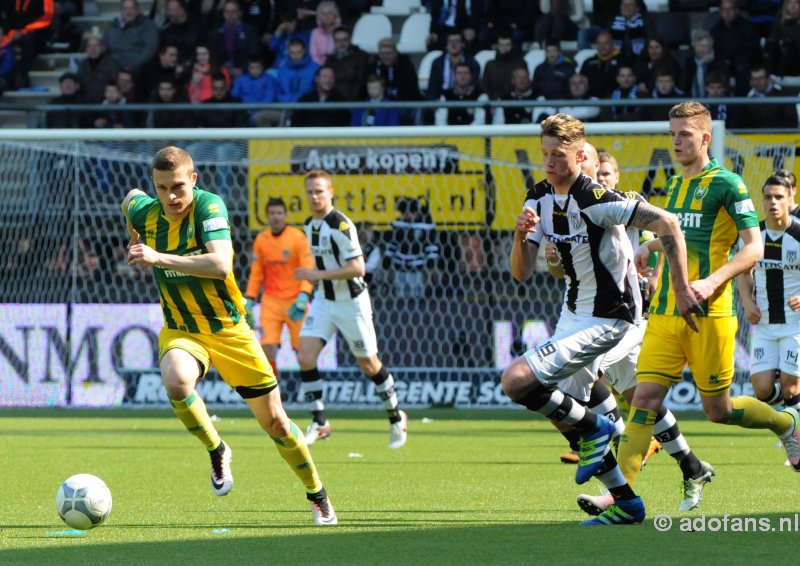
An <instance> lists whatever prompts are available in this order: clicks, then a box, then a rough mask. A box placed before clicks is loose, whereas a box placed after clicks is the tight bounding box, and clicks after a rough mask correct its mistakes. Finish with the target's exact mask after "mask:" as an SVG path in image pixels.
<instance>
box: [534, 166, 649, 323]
mask: <svg viewBox="0 0 800 566" xmlns="http://www.w3.org/2000/svg"><path fill="white" fill-rule="evenodd" d="M524 206H527V207H531V208H533V209H534V210H536V212H537V214H538V215H539V217H540V219H541V220H540V222H539V224H538V225H537V226H536V231H535V232H533V233H532V234H530V235H529V237H528V241H529V242H530V243H532V244H535V245H537V246H539V245H541V243H542V239H544V238H547V239H548V240H549V241H550V242H552V243H553V244H554V245H555V246H556V248H558V253H559V255H560V256H561V262H562V265H563V267H564V275H565V277H566V279H567V292H566V294H565V297H564V304H565V306H566V307H567V309H569V311H570V312H573V313H575V314H580V315H585V316H596V317H600V318H619V319H623V320H627V321H629V322H634V321H637V320H639V319H640V318H641V314H642V302H641V301H642V299H641V294H640V293H639V290H638V288H639V283H638V277H637V275H636V269H635V267H634V264H633V248H632V246H631V242H630V240H629V239H628V234H627V232H626V225H627V224H628V223H629V222H630V220H631V218H632V217H633V214H634V212H635V211H636V208H637V207H638V206H639V201H638V200H635V199H629V198H627V197H626V196H625V195H624V194H622V193H619V192H617V191H611V190H607V189H605V188H603V187H602V186H601V185H598V184H597V183H596V182H595V181H593V180H592V179H591V178H589V177H587V176H586V175H580V176H579V177H578V179H577V180H576V181H575V183H574V184H573V185H572V187H571V188H570V190H569V193H568V194H567V195H556V194H555V191H554V189H553V187H552V186H550V185H549V184H548V183H539V184H537V185H536V186H535V187H534V188H533V189H531V190H530V191H528V195H527V200H526V201H525V205H524Z"/></svg>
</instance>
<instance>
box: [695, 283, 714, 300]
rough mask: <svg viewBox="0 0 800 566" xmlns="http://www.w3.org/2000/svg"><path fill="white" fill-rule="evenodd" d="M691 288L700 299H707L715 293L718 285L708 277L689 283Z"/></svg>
mask: <svg viewBox="0 0 800 566" xmlns="http://www.w3.org/2000/svg"><path fill="white" fill-rule="evenodd" d="M689 288H690V289H691V290H692V292H694V296H695V297H696V298H697V300H698V301H705V300H706V299H707V298H709V297H710V296H711V295H713V294H714V290H715V289H716V286H715V285H714V283H712V282H711V281H710V280H709V279H708V278H705V279H698V280H697V281H692V282H691V283H689Z"/></svg>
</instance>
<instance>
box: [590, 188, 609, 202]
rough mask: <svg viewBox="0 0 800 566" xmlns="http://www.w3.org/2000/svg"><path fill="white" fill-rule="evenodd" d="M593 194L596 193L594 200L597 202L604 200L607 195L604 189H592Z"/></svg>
mask: <svg viewBox="0 0 800 566" xmlns="http://www.w3.org/2000/svg"><path fill="white" fill-rule="evenodd" d="M592 192H593V193H594V198H595V199H596V200H600V199H601V198H603V195H604V194H606V190H605V189H604V188H603V187H597V188H594V189H592Z"/></svg>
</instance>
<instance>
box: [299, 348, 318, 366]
mask: <svg viewBox="0 0 800 566" xmlns="http://www.w3.org/2000/svg"><path fill="white" fill-rule="evenodd" d="M297 363H298V364H300V369H311V368H313V367H314V366H316V365H317V356H316V353H314V352H311V351H309V350H305V349H303V348H302V347H301V348H300V350H299V351H298V352H297Z"/></svg>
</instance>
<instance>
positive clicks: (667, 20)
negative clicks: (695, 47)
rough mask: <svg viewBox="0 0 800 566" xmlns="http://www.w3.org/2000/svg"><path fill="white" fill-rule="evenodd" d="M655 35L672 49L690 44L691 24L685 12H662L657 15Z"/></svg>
mask: <svg viewBox="0 0 800 566" xmlns="http://www.w3.org/2000/svg"><path fill="white" fill-rule="evenodd" d="M655 31H656V35H657V36H659V37H660V38H662V39H663V40H664V41H666V42H667V43H668V44H669V46H670V47H671V48H672V49H677V48H678V47H680V46H681V45H688V44H689V43H690V42H691V39H692V38H691V33H692V29H691V22H690V19H689V14H687V13H686V12H664V13H663V14H658V16H657V17H656V24H655Z"/></svg>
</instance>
